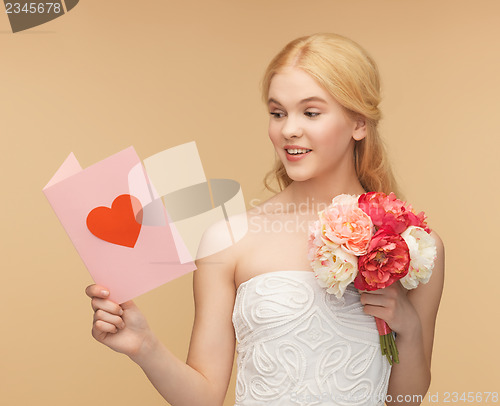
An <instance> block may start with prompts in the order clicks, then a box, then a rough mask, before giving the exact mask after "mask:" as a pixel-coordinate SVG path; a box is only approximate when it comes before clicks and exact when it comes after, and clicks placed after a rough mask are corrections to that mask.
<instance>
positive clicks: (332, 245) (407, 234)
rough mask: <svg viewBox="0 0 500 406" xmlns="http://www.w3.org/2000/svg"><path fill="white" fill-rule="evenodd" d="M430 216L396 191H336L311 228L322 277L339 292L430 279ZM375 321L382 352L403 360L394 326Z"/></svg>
mask: <svg viewBox="0 0 500 406" xmlns="http://www.w3.org/2000/svg"><path fill="white" fill-rule="evenodd" d="M425 219H426V216H425V214H424V213H423V212H420V213H418V214H416V213H415V212H414V211H413V209H412V207H411V206H410V205H405V203H404V202H402V201H401V200H399V199H397V198H396V196H395V195H394V193H390V194H389V195H386V194H384V193H381V192H369V193H364V194H362V195H360V196H359V197H358V196H354V195H346V194H343V195H338V196H336V197H335V198H334V199H333V200H332V203H331V204H330V205H329V206H328V207H327V208H326V209H325V210H323V211H321V212H319V220H317V221H316V222H315V223H314V224H313V226H312V227H311V228H310V234H309V241H308V244H309V251H308V259H309V260H310V261H311V266H312V268H313V270H314V273H315V277H316V279H317V281H318V283H319V284H320V286H322V287H324V288H326V291H327V292H328V293H332V294H334V295H335V296H336V297H338V298H340V297H341V296H342V295H343V294H344V292H345V289H346V287H347V285H349V284H350V283H352V282H354V286H355V287H356V288H357V289H360V290H368V291H373V290H377V289H381V288H385V287H387V286H390V285H391V284H392V283H394V282H395V281H397V280H400V281H401V284H402V285H403V286H404V287H405V288H406V289H414V288H416V287H417V286H418V284H419V283H427V282H428V281H429V278H430V276H431V274H432V269H433V267H434V261H435V259H436V252H437V251H436V245H435V241H434V239H433V238H432V237H431V236H430V235H429V234H430V232H431V230H430V229H429V228H428V227H427V224H426V222H425ZM375 321H376V324H377V329H378V332H379V334H380V345H381V349H382V354H383V355H385V356H386V357H387V360H388V361H389V363H390V364H391V365H392V363H393V362H396V363H399V358H398V351H397V348H396V344H395V342H394V336H393V334H392V331H391V329H390V327H389V326H388V325H387V323H385V321H383V320H380V319H378V318H375Z"/></svg>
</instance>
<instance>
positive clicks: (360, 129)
mask: <svg viewBox="0 0 500 406" xmlns="http://www.w3.org/2000/svg"><path fill="white" fill-rule="evenodd" d="M354 124H355V126H354V129H353V131H352V138H354V139H355V140H356V141H360V140H362V139H363V138H365V137H366V134H367V128H366V119H365V118H364V117H363V116H358V117H357V118H356V120H355V121H354Z"/></svg>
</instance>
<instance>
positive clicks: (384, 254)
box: [354, 228, 410, 290]
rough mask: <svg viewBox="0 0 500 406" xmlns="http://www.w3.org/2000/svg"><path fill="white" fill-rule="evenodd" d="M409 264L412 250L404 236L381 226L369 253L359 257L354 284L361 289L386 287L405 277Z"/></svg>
mask: <svg viewBox="0 0 500 406" xmlns="http://www.w3.org/2000/svg"><path fill="white" fill-rule="evenodd" d="M409 265H410V252H409V250H408V246H407V245H406V242H405V240H404V239H403V237H401V236H400V235H399V234H396V233H393V232H391V231H388V230H386V229H383V228H381V229H379V230H378V231H377V232H376V233H375V234H374V236H373V238H372V240H371V242H370V246H369V247H368V253H367V254H366V255H363V256H361V257H359V258H358V269H359V272H358V274H357V276H356V279H354V286H355V287H356V288H357V289H360V290H377V289H380V288H385V287H387V286H390V285H391V284H392V283H393V282H395V281H397V280H398V279H401V278H403V277H404V276H405V275H406V274H407V273H408V267H409Z"/></svg>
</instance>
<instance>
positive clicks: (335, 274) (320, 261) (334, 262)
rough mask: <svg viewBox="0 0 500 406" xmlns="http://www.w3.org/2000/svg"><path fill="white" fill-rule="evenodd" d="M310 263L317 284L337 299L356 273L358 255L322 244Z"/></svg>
mask: <svg viewBox="0 0 500 406" xmlns="http://www.w3.org/2000/svg"><path fill="white" fill-rule="evenodd" d="M311 265H312V268H313V270H314V274H315V275H316V280H317V281H318V284H319V285H320V286H321V287H323V288H326V291H327V292H328V293H332V294H334V295H335V296H336V297H337V298H339V299H340V298H341V297H342V295H343V294H344V292H345V290H346V288H347V285H349V284H350V283H351V282H352V281H353V280H354V278H355V277H356V274H357V273H358V257H356V256H355V255H352V254H349V253H347V252H345V251H344V250H342V249H341V248H340V247H336V248H334V249H332V247H328V246H326V245H325V246H323V247H322V248H321V249H320V250H319V252H318V255H317V256H316V258H315V259H314V261H312V262H311Z"/></svg>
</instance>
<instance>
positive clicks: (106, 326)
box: [92, 320, 118, 334]
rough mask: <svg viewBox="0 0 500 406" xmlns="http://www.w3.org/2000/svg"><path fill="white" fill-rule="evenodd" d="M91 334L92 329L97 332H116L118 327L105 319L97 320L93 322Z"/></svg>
mask: <svg viewBox="0 0 500 406" xmlns="http://www.w3.org/2000/svg"><path fill="white" fill-rule="evenodd" d="M92 330H93V331H92V334H94V330H95V331H97V332H98V333H101V332H103V333H116V332H118V328H117V327H116V326H115V325H114V324H111V323H108V322H107V321H103V320H97V321H96V322H95V323H94V328H93V329H92Z"/></svg>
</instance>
